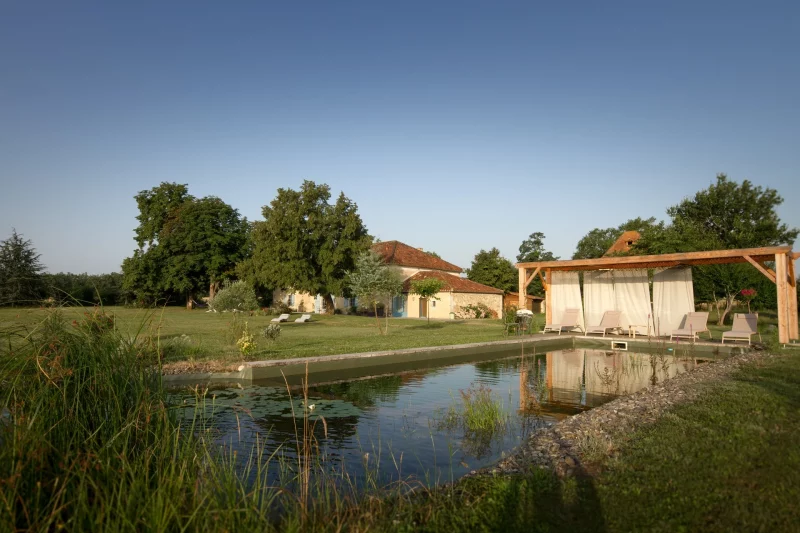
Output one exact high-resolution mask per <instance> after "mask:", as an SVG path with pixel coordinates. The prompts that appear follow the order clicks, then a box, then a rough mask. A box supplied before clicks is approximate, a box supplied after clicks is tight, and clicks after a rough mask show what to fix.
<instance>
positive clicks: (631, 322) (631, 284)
mask: <svg viewBox="0 0 800 533" xmlns="http://www.w3.org/2000/svg"><path fill="white" fill-rule="evenodd" d="M614 293H615V296H616V310H617V311H622V327H627V326H637V327H636V333H637V334H638V335H646V334H647V333H648V332H649V333H650V334H654V333H655V328H654V327H653V310H652V308H651V307H650V281H649V279H648V277H647V269H637V270H616V271H614Z"/></svg>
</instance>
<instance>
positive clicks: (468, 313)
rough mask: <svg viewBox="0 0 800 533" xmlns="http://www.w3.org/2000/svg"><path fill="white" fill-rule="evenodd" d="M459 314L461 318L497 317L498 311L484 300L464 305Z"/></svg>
mask: <svg viewBox="0 0 800 533" xmlns="http://www.w3.org/2000/svg"><path fill="white" fill-rule="evenodd" d="M458 314H459V317H460V318H497V313H496V312H495V311H494V310H493V309H491V308H490V307H489V306H488V305H486V304H485V303H483V302H479V303H476V304H467V305H462V306H461V307H460V308H459V313H458Z"/></svg>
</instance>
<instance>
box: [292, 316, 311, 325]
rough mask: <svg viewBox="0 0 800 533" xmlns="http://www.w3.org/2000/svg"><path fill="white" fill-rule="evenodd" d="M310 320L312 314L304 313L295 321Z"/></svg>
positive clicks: (303, 321)
mask: <svg viewBox="0 0 800 533" xmlns="http://www.w3.org/2000/svg"><path fill="white" fill-rule="evenodd" d="M310 321H311V315H303V316H301V317H300V318H297V319H295V322H299V323H301V324H303V323H305V322H310Z"/></svg>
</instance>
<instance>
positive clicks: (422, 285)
mask: <svg viewBox="0 0 800 533" xmlns="http://www.w3.org/2000/svg"><path fill="white" fill-rule="evenodd" d="M443 287H444V281H442V280H440V279H439V278H422V279H415V280H413V281H412V282H411V287H410V289H411V293H412V294H416V295H417V296H419V297H420V298H424V299H425V300H426V302H427V305H428V313H427V315H428V323H429V324H430V322H431V313H430V306H431V300H438V299H439V298H437V297H436V295H437V294H439V292H441V290H442V288H443Z"/></svg>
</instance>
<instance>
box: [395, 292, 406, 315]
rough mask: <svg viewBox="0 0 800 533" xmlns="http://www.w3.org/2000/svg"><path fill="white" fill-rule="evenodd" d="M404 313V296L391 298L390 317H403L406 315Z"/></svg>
mask: <svg viewBox="0 0 800 533" xmlns="http://www.w3.org/2000/svg"><path fill="white" fill-rule="evenodd" d="M407 313H408V312H407V311H406V296H405V295H404V294H401V295H400V296H395V297H394V298H392V316H394V317H405V316H406V315H407Z"/></svg>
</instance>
